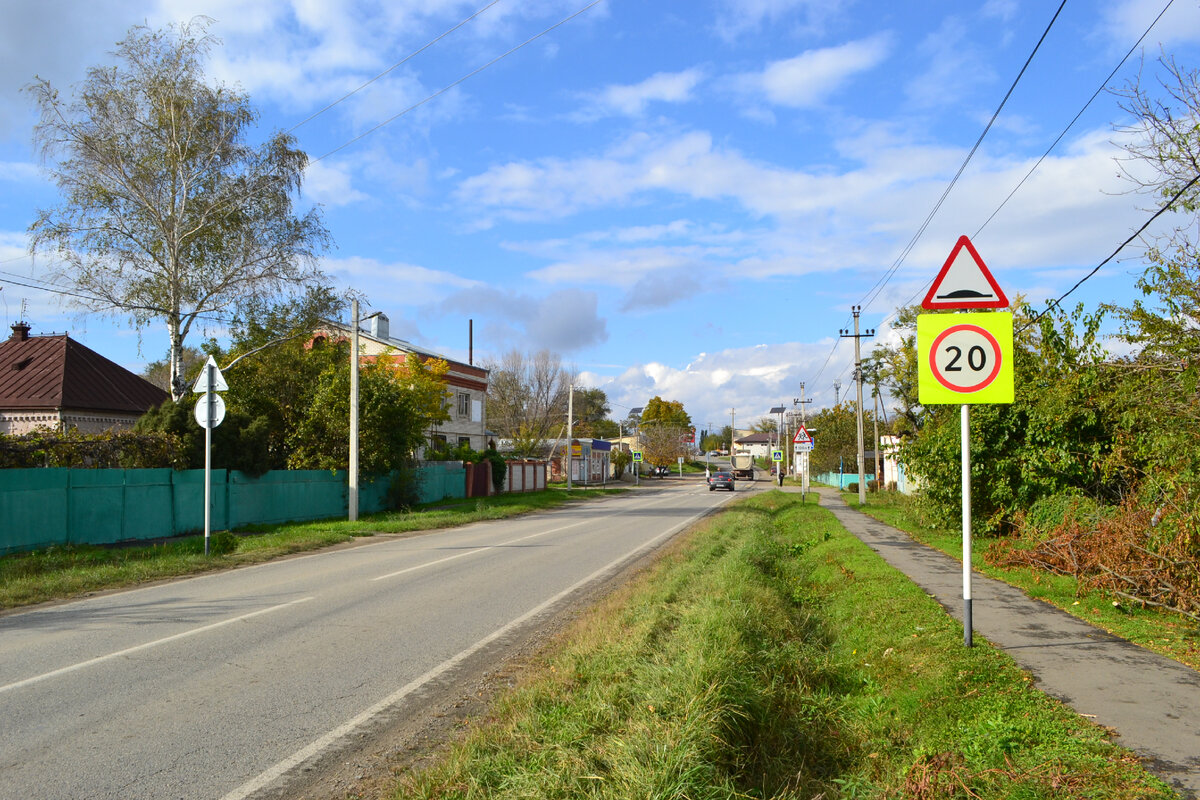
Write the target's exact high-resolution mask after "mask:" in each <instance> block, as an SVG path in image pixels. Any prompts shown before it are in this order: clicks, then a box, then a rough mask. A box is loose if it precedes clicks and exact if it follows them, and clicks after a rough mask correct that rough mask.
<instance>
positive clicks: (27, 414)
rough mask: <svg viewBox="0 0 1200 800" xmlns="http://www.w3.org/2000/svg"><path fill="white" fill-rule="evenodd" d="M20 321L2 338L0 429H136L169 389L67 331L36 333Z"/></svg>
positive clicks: (83, 430)
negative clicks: (138, 421)
mask: <svg viewBox="0 0 1200 800" xmlns="http://www.w3.org/2000/svg"><path fill="white" fill-rule="evenodd" d="M29 330H30V328H29V324H28V323H25V322H18V323H16V324H15V325H13V326H12V335H11V336H10V337H9V338H8V339H6V340H4V341H3V342H0V433H5V434H22V433H30V432H32V431H34V430H36V429H38V428H48V429H51V430H54V431H58V432H60V433H66V432H67V431H70V430H77V431H79V432H80V433H100V432H102V431H106V430H111V429H114V428H131V427H133V425H134V423H135V422H137V420H138V418H139V417H141V416H142V415H143V414H145V413H146V412H147V411H149V410H150V409H151V408H153V407H154V406H157V405H159V404H160V403H162V402H163V401H165V400H166V399H167V398H168V395H167V393H166V392H165V391H163V390H162V389H160V388H158V387H157V386H155V385H154V384H152V383H150V382H149V381H147V380H145V379H144V378H142V377H141V376H139V375H135V374H134V373H132V372H130V371H129V370H127V369H125V368H124V367H122V366H121V365H119V364H116V363H114V362H112V361H109V360H108V359H107V358H105V357H104V356H102V355H100V354H99V353H97V352H96V351H95V350H92V349H90V348H88V347H85V346H84V345H82V344H80V343H79V342H77V341H75V340H74V339H72V338H71V337H70V336H68V335H66V334H52V335H47V336H30V334H29Z"/></svg>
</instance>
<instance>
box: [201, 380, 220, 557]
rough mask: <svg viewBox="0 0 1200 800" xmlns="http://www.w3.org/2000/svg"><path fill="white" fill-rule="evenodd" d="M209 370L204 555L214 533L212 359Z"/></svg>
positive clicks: (205, 435) (205, 400) (205, 433)
mask: <svg viewBox="0 0 1200 800" xmlns="http://www.w3.org/2000/svg"><path fill="white" fill-rule="evenodd" d="M204 369H205V370H207V371H208V391H207V392H205V393H204V399H203V402H204V407H205V411H206V414H205V418H206V419H207V420H208V424H207V425H205V426H204V555H206V556H207V555H208V540H209V537H210V535H211V534H212V429H213V419H214V418H215V417H216V404H217V401H216V396H217V393H216V392H214V391H213V387H214V386H215V385H216V381H215V380H214V379H213V372H214V371H215V370H216V364H214V363H213V362H212V361H211V360H210V361H209V362H208V365H207V366H206V367H205V368H204Z"/></svg>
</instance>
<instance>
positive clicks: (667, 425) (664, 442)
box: [640, 396, 692, 467]
mask: <svg viewBox="0 0 1200 800" xmlns="http://www.w3.org/2000/svg"><path fill="white" fill-rule="evenodd" d="M691 429H692V418H691V417H690V416H688V413H687V412H686V411H685V410H684V408H683V403H681V402H679V401H678V400H663V399H662V398H661V397H657V396H656V397H652V398H651V399H650V402H648V403H646V408H645V410H644V411H643V412H642V421H641V427H640V430H641V437H642V449H643V451H644V453H645V458H646V460H647V461H649V462H650V463H651V464H656V465H658V466H664V467H665V466H669V465H671V464H672V463H674V462H675V460H676V459H677V458H679V457H680V456H683V455H686V453H687V444H686V442H685V439H686V438H687V437H688V436H689V435H690V433H691Z"/></svg>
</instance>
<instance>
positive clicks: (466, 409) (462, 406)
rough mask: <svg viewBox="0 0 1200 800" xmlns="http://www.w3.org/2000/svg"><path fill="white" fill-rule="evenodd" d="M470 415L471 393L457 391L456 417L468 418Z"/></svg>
mask: <svg viewBox="0 0 1200 800" xmlns="http://www.w3.org/2000/svg"><path fill="white" fill-rule="evenodd" d="M470 416H471V395H469V394H467V393H466V392H459V393H458V418H459V419H468V418H469V417H470Z"/></svg>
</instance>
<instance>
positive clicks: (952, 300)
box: [921, 236, 1008, 311]
mask: <svg viewBox="0 0 1200 800" xmlns="http://www.w3.org/2000/svg"><path fill="white" fill-rule="evenodd" d="M1007 307H1008V298H1007V297H1005V296H1004V290H1003V289H1001V288H1000V284H998V283H996V279H995V278H993V277H992V273H991V272H989V271H988V268H987V265H986V264H984V263H983V259H982V258H980V257H979V253H978V251H976V250H975V246H974V245H973V244H971V240H970V239H968V238H967V237H966V236H960V237H958V243H957V244H955V245H954V249H953V250H951V251H950V257H949V258H947V259H946V263H945V264H943V265H942V271H941V272H939V273H938V276H937V277H936V278H934V280H933V286H930V287H929V292H928V293H927V294H926V295H925V299H924V300H923V301H921V308H926V309H929V310H930V311H937V310H940V309H943V308H1007Z"/></svg>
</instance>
